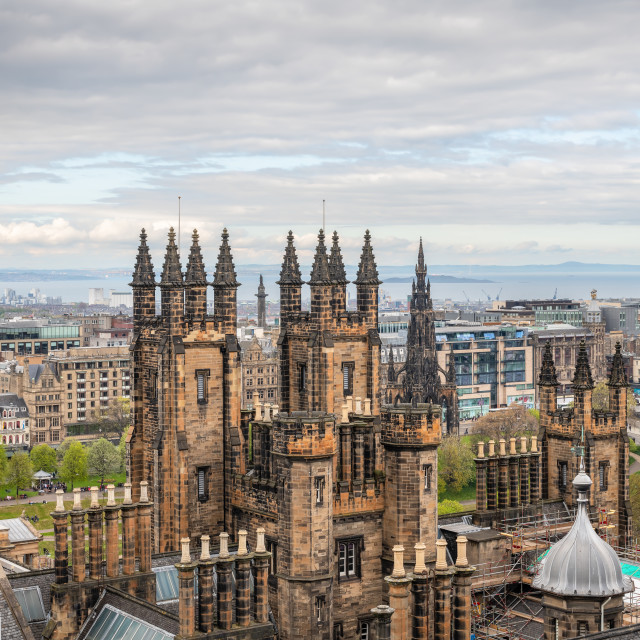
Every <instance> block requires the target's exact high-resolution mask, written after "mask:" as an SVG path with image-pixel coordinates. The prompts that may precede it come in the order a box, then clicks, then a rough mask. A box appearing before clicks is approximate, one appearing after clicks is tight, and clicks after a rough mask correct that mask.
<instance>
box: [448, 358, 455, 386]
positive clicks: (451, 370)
mask: <svg viewBox="0 0 640 640" xmlns="http://www.w3.org/2000/svg"><path fill="white" fill-rule="evenodd" d="M456 380H457V378H456V359H455V356H454V355H453V349H451V353H450V354H449V366H448V367H447V384H453V385H455V384H456Z"/></svg>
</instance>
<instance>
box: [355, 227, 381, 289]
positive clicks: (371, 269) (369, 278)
mask: <svg viewBox="0 0 640 640" xmlns="http://www.w3.org/2000/svg"><path fill="white" fill-rule="evenodd" d="M355 283H356V284H357V285H363V284H366V285H374V286H377V285H379V284H381V281H380V279H379V278H378V267H377V266H376V260H375V257H374V255H373V249H372V248H371V234H370V233H369V229H367V231H366V232H365V234H364V245H363V247H362V254H361V256H360V264H359V265H358V275H357V276H356V279H355Z"/></svg>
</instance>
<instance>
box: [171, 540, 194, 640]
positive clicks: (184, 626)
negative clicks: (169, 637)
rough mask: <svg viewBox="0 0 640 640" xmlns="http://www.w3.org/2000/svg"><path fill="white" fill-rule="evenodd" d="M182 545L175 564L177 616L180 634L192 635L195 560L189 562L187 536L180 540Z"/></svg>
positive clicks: (188, 541) (184, 635)
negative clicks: (178, 559)
mask: <svg viewBox="0 0 640 640" xmlns="http://www.w3.org/2000/svg"><path fill="white" fill-rule="evenodd" d="M180 543H181V545H182V557H181V559H180V563H179V564H177V565H176V569H177V570H178V585H179V586H178V589H179V591H178V593H179V600H178V616H179V617H180V635H181V636H183V637H189V636H192V635H193V634H194V633H195V631H196V603H195V589H194V583H195V580H194V578H195V570H196V564H195V562H191V553H190V550H189V543H190V540H189V538H182V539H181V540H180Z"/></svg>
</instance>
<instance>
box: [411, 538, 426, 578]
mask: <svg viewBox="0 0 640 640" xmlns="http://www.w3.org/2000/svg"><path fill="white" fill-rule="evenodd" d="M426 548H427V547H426V545H425V544H424V542H416V544H415V546H414V549H415V551H416V564H415V567H414V568H413V573H426V572H427V566H426V565H425V563H424V550H425V549H426Z"/></svg>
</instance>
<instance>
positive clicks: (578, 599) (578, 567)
mask: <svg viewBox="0 0 640 640" xmlns="http://www.w3.org/2000/svg"><path fill="white" fill-rule="evenodd" d="M591 485H592V482H591V478H589V476H588V475H587V474H586V473H585V471H584V467H581V469H580V472H579V473H578V475H577V476H576V477H575V479H574V481H573V486H574V488H575V489H577V491H578V499H577V503H578V512H577V515H576V520H575V522H574V523H573V526H572V528H571V530H570V531H569V533H567V535H566V536H565V537H564V538H562V540H560V541H559V542H557V543H556V544H555V545H553V546H552V547H551V549H550V550H549V553H548V554H547V556H546V557H545V559H544V563H543V565H542V570H541V571H540V573H539V574H538V575H537V576H536V578H535V579H534V581H533V588H534V589H540V590H541V591H542V606H543V608H544V638H545V640H555V638H577V637H579V636H584V635H590V634H593V633H597V632H599V631H607V630H609V629H617V628H618V627H621V626H622V625H623V620H622V611H623V608H624V602H623V595H624V594H625V593H627V592H629V591H633V589H634V586H633V583H632V581H631V579H630V578H628V577H626V576H624V575H623V574H622V570H621V568H620V560H619V559H618V556H617V555H616V553H615V551H614V550H613V549H612V548H611V547H610V546H609V545H608V544H607V543H606V542H605V541H604V540H603V539H602V538H600V537H599V536H598V534H597V533H596V532H595V531H594V529H593V527H592V526H591V522H590V520H589V512H588V504H589V500H588V498H587V492H588V491H589V490H590V489H591Z"/></svg>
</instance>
